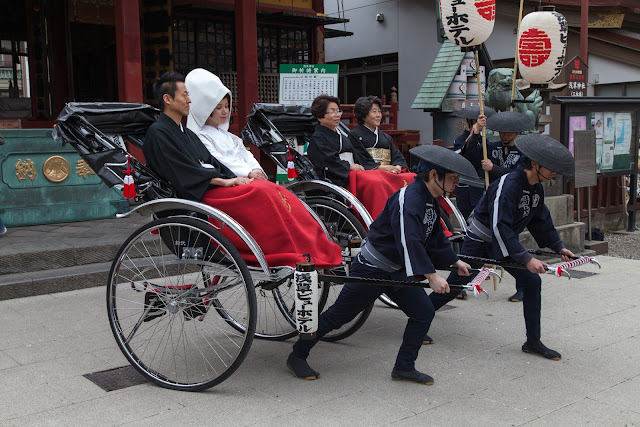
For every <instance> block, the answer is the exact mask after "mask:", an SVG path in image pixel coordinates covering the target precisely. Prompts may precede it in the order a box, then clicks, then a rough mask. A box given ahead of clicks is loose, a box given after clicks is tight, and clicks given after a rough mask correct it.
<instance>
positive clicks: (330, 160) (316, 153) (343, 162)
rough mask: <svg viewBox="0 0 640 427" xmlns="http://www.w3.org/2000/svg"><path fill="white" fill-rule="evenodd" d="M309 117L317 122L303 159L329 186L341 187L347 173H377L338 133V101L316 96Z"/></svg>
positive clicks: (365, 155) (364, 155)
mask: <svg viewBox="0 0 640 427" xmlns="http://www.w3.org/2000/svg"><path fill="white" fill-rule="evenodd" d="M311 114H313V116H314V117H315V118H317V119H318V122H319V124H318V125H316V131H315V132H314V133H313V135H312V136H311V142H310V143H309V148H308V150H307V155H308V156H309V160H311V163H313V165H314V166H315V167H316V168H317V169H318V170H319V172H320V174H321V175H322V174H324V175H325V176H326V178H327V179H328V180H329V181H331V182H332V183H334V184H336V185H339V186H341V187H344V186H345V185H346V184H347V181H348V179H349V171H356V172H357V171H362V170H370V169H377V168H378V166H380V164H379V163H377V162H376V161H375V160H373V158H371V156H370V155H369V153H367V151H366V150H365V149H364V147H363V146H362V145H360V144H357V143H356V144H354V143H352V141H351V140H350V139H349V138H346V137H343V136H342V134H341V133H339V132H338V126H339V125H340V117H341V116H342V111H341V110H340V99H338V98H336V97H335V96H329V95H320V96H318V97H317V98H316V99H314V100H313V103H312V104H311Z"/></svg>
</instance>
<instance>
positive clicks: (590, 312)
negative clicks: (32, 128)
mask: <svg viewBox="0 0 640 427" xmlns="http://www.w3.org/2000/svg"><path fill="white" fill-rule="evenodd" d="M10 232H11V230H10ZM9 236H10V235H9ZM1 239H4V238H1ZM1 239H0V243H2V244H3V245H4V243H5V241H4V240H1ZM599 259H600V261H601V263H602V266H603V268H602V270H597V269H596V267H594V266H581V267H579V268H578V270H581V271H584V272H588V273H594V272H595V273H597V274H595V275H590V276H587V277H584V278H580V279H578V278H574V279H572V280H567V279H565V278H555V277H554V276H552V275H545V276H543V333H542V336H543V341H544V342H545V343H546V344H547V345H548V346H549V347H551V348H554V349H557V350H558V351H560V352H561V353H562V354H563V359H562V360H560V361H557V362H553V361H549V360H545V359H542V358H540V357H536V356H532V355H528V354H524V353H522V351H521V350H520V346H521V345H522V343H523V342H524V339H525V338H524V325H523V323H524V322H523V319H522V308H521V304H519V303H510V302H507V300H506V299H507V297H508V296H509V295H511V294H512V293H513V291H514V282H513V279H512V278H510V277H507V278H505V279H504V280H503V282H502V283H501V284H500V285H499V288H498V290H497V291H492V290H489V292H490V294H491V297H490V299H489V300H485V299H484V298H483V297H480V298H477V299H476V298H473V297H471V298H470V299H469V300H467V301H458V300H456V301H454V302H453V303H452V304H451V306H452V307H453V308H452V309H448V310H444V309H443V310H442V311H441V312H439V313H437V315H436V318H435V319H434V322H433V325H432V329H431V332H430V335H431V336H432V337H433V338H434V339H435V344H433V345H430V346H425V347H423V349H422V351H421V352H420V356H419V358H418V361H417V368H418V369H421V370H423V371H425V372H427V373H429V374H431V375H432V376H433V377H434V378H435V384H434V385H433V386H420V385H414V384H410V383H404V382H393V381H391V380H390V372H391V368H392V366H393V363H394V360H395V355H396V352H397V349H398V346H399V344H400V340H401V335H402V330H403V327H404V324H405V322H406V320H405V317H404V315H403V314H402V313H401V312H400V311H398V310H394V309H391V308H387V307H385V306H383V305H381V304H379V303H377V304H376V307H375V308H374V311H373V313H372V315H371V317H370V318H369V319H368V321H367V322H366V324H365V325H364V326H363V328H362V329H361V330H360V331H358V332H357V333H356V334H354V335H353V336H351V337H349V338H347V339H346V340H344V341H341V342H338V343H320V344H319V345H318V346H317V347H316V348H315V349H314V351H313V352H312V354H311V357H310V359H309V362H310V364H311V366H313V367H314V368H315V369H317V370H318V371H320V372H321V378H320V379H318V380H316V381H302V380H299V379H296V378H294V377H293V376H292V375H291V374H290V373H289V371H288V370H287V368H286V367H285V363H284V362H285V358H286V356H287V354H288V353H289V351H290V348H291V345H292V342H293V340H289V341H286V342H271V341H262V340H255V341H254V344H253V346H252V348H251V350H250V352H249V355H248V356H247V359H246V360H245V362H244V363H243V365H242V366H241V367H240V369H239V370H238V371H237V372H236V373H235V374H233V375H232V376H231V377H230V378H229V379H228V380H226V381H225V382H224V383H222V384H220V385H218V386H216V387H214V388H212V389H210V390H208V391H205V392H200V393H186V392H177V391H171V390H165V389H162V388H159V387H157V386H154V385H151V384H149V383H147V384H142V385H136V386H132V387H128V388H124V389H120V390H117V391H111V392H106V391H103V390H102V389H101V388H99V387H98V386H96V385H95V384H93V383H92V382H91V381H89V380H87V379H86V378H85V377H83V375H84V374H87V373H92V372H97V371H102V370H106V369H110V368H116V367H120V366H124V365H126V364H127V363H126V361H125V359H124V357H123V356H122V354H121V353H120V351H119V349H118V347H117V345H116V343H115V341H114V339H113V337H112V335H111V331H110V329H109V325H108V322H107V314H106V309H105V295H104V291H105V288H104V286H100V287H94V288H89V289H82V290H76V291H71V292H63V293H55V294H47V295H39V296H33V297H27V298H19V299H10V300H6V301H0V402H2V405H1V408H2V409H0V425H2V426H21V427H22V426H31V425H33V426H41V425H51V426H58V425H63V426H71V425H73V426H76V425H82V426H93V425H95V426H116V425H118V426H121V425H131V426H139V425H142V426H145V425H149V426H151V425H153V426H164V425H167V426H169V425H171V426H175V425H230V426H248V425H268V426H271V425H273V426H299V425H318V426H319V425H322V426H326V425H367V426H370V425H401V426H405V425H407V426H411V425H416V426H417V425H420V426H422V425H425V424H427V423H429V424H432V425H452V426H453V425H456V426H458V425H491V426H495V425H527V426H536V425H540V426H543V425H545V426H546V425H584V424H588V423H591V424H594V425H620V426H622V425H640V406H639V405H638V396H640V351H639V350H640V278H639V277H638V271H640V270H639V269H640V261H636V260H627V259H620V258H611V257H599ZM487 283H489V282H487ZM100 284H101V283H96V285H100ZM489 287H490V286H489Z"/></svg>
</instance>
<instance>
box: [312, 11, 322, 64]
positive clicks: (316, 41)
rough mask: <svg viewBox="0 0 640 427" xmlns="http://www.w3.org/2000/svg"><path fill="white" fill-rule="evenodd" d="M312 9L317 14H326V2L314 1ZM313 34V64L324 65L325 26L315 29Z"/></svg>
mask: <svg viewBox="0 0 640 427" xmlns="http://www.w3.org/2000/svg"><path fill="white" fill-rule="evenodd" d="M311 7H312V8H313V10H314V11H315V12H316V13H324V0H312V3H311ZM312 32H313V47H314V49H313V63H314V64H324V26H322V25H320V26H317V27H314V28H313V30H312Z"/></svg>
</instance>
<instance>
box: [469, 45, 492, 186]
mask: <svg viewBox="0 0 640 427" xmlns="http://www.w3.org/2000/svg"><path fill="white" fill-rule="evenodd" d="M473 53H474V55H475V59H476V80H477V81H478V106H479V107H480V115H481V116H484V101H483V100H482V81H481V78H480V60H479V59H478V49H474V50H473ZM482 158H483V159H484V160H487V159H488V157H487V131H486V129H485V128H484V127H483V128H482ZM484 188H485V189H487V188H489V172H488V171H484Z"/></svg>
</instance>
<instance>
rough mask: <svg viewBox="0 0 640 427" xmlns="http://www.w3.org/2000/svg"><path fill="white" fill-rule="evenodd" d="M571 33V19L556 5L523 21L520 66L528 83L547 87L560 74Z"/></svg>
mask: <svg viewBox="0 0 640 427" xmlns="http://www.w3.org/2000/svg"><path fill="white" fill-rule="evenodd" d="M567 30H568V27H567V20H566V19H564V16H562V14H560V13H558V12H556V11H555V8H554V7H553V6H543V7H542V8H541V10H539V11H536V12H532V13H530V14H528V15H527V16H525V17H524V18H523V19H522V22H521V23H520V33H519V34H518V67H519V69H520V74H521V75H522V77H523V78H524V79H525V80H527V81H528V82H529V83H531V84H532V85H535V86H544V85H546V84H548V83H551V82H552V81H553V79H555V78H556V77H557V76H558V74H560V72H561V71H562V66H563V64H564V55H565V51H566V48H567Z"/></svg>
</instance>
